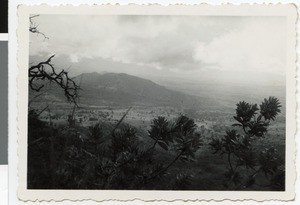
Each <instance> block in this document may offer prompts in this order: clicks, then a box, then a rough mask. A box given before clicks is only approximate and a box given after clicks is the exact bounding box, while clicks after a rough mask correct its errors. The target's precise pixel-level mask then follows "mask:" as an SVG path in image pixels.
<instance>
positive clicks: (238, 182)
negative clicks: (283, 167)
mask: <svg viewBox="0 0 300 205" xmlns="http://www.w3.org/2000/svg"><path fill="white" fill-rule="evenodd" d="M236 106H237V107H236V116H234V119H235V120H236V121H237V123H235V124H233V125H232V126H233V127H240V128H242V132H240V131H238V130H236V129H231V130H228V131H226V134H225V135H224V136H223V137H221V138H214V139H212V141H211V142H210V146H211V148H212V150H213V151H214V152H213V153H214V154H220V155H226V156H227V161H228V165H229V169H228V170H227V171H226V173H225V177H226V179H227V182H226V183H225V186H231V188H234V189H241V188H247V187H249V186H251V185H254V184H256V185H258V184H257V183H256V181H255V179H256V177H257V176H258V174H259V173H263V174H264V175H265V176H269V175H271V176H272V177H273V179H274V178H275V177H277V176H276V173H277V172H278V170H279V167H280V162H279V160H278V156H277V152H276V149H275V148H273V147H270V148H265V149H264V150H263V151H260V152H259V154H257V152H258V151H257V150H255V149H254V146H253V143H254V142H255V140H257V139H258V138H261V137H265V135H266V133H267V132H268V127H269V125H270V123H271V121H273V120H275V118H276V116H277V115H278V113H280V107H281V105H280V103H279V100H278V99H277V98H275V97H269V98H268V99H264V101H263V102H262V103H261V104H260V106H259V108H258V106H257V105H256V104H249V103H246V102H244V101H242V102H239V103H238V104H237V105H236ZM242 167H245V168H246V170H252V173H251V174H249V175H247V176H243V175H245V174H244V173H242V172H243V171H242V170H243V169H242ZM271 181H272V180H271ZM231 182H233V186H232V184H231ZM277 182H278V181H277ZM281 184H282V186H284V183H281ZM271 185H272V184H270V186H271ZM280 188H282V187H280Z"/></svg>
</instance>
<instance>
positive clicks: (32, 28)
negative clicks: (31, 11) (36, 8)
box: [29, 15, 49, 39]
mask: <svg viewBox="0 0 300 205" xmlns="http://www.w3.org/2000/svg"><path fill="white" fill-rule="evenodd" d="M38 16H39V15H33V16H31V17H29V21H30V25H29V31H30V32H31V33H35V34H37V35H42V36H43V37H44V39H49V38H48V37H47V36H46V35H45V34H44V33H43V32H41V31H39V29H38V26H39V25H38V24H36V22H34V21H33V20H32V19H33V18H35V17H38Z"/></svg>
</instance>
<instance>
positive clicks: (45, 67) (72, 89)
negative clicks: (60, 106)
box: [28, 55, 80, 106]
mask: <svg viewBox="0 0 300 205" xmlns="http://www.w3.org/2000/svg"><path fill="white" fill-rule="evenodd" d="M54 56H55V55H52V56H50V57H49V58H48V59H47V60H46V61H44V62H40V63H38V64H37V65H33V66H31V67H29V69H28V77H29V86H30V88H31V89H32V90H34V91H37V92H39V91H40V90H41V89H42V88H43V87H44V86H45V85H37V84H36V83H35V82H36V81H39V80H42V81H44V80H47V81H48V82H49V83H50V84H51V83H55V84H56V85H58V86H59V87H61V88H62V89H63V90H64V95H65V96H66V98H67V100H68V101H69V102H71V103H74V104H75V105H76V106H77V99H78V90H79V89H80V88H79V86H78V85H77V84H76V83H75V81H74V80H73V79H71V78H70V77H69V75H68V72H66V71H65V70H61V71H60V72H56V70H55V68H54V66H53V65H52V64H51V60H52V58H53V57H54Z"/></svg>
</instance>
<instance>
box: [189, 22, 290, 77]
mask: <svg viewBox="0 0 300 205" xmlns="http://www.w3.org/2000/svg"><path fill="white" fill-rule="evenodd" d="M279 22H280V21H279ZM284 25H285V24H284V19H282V21H281V24H278V21H274V19H264V20H263V21H255V20H251V21H249V22H248V23H247V24H245V26H244V28H242V29H235V30H232V31H230V32H228V33H224V34H223V35H222V36H220V37H218V38H215V39H214V40H212V41H211V42H209V43H203V42H198V43H197V46H196V52H195V55H194V59H195V60H196V61H199V62H202V63H204V64H208V65H215V66H217V67H218V68H219V69H220V70H225V71H226V70H229V71H252V72H253V71H254V72H256V71H258V72H273V73H277V74H284V73H285V72H284V69H285V61H286V59H285V57H286V56H285V51H286V50H285V48H286V44H285V39H286V36H285V27H284Z"/></svg>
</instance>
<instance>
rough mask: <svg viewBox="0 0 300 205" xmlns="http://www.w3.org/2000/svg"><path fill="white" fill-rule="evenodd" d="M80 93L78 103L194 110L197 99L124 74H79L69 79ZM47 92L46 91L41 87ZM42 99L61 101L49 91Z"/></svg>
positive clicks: (54, 91) (58, 96) (54, 90)
mask: <svg viewBox="0 0 300 205" xmlns="http://www.w3.org/2000/svg"><path fill="white" fill-rule="evenodd" d="M73 79H74V81H75V82H77V83H78V84H79V85H80V87H81V90H80V91H79V96H80V102H79V103H80V104H89V105H121V106H122V105H145V106H173V107H180V106H182V107H187V108H194V107H198V106H199V104H200V102H199V100H198V99H197V97H194V96H191V95H188V94H184V93H182V92H178V91H174V90H170V89H167V88H165V87H163V86H160V85H158V84H156V83H154V82H152V81H150V80H147V79H143V78H140V77H136V76H132V75H128V74H125V73H106V72H103V73H101V74H100V73H96V72H93V73H83V74H81V75H78V76H76V77H74V78H73ZM45 89H49V88H45ZM44 98H47V99H44V100H48V101H49V100H55V101H63V100H65V98H64V95H63V93H62V92H60V91H59V89H55V88H51V89H49V91H48V92H47V94H46V95H45V96H44Z"/></svg>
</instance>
